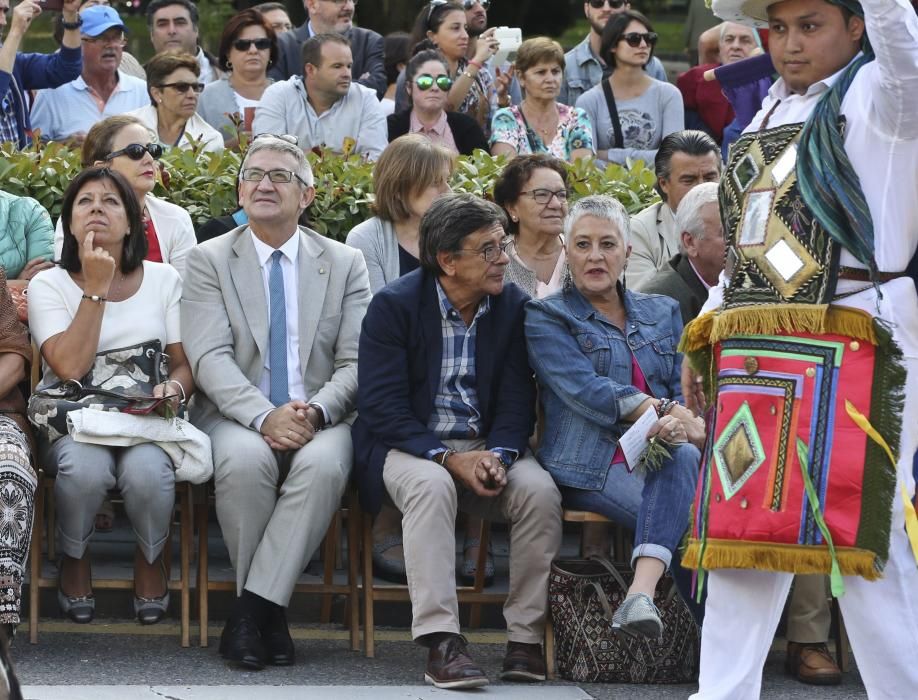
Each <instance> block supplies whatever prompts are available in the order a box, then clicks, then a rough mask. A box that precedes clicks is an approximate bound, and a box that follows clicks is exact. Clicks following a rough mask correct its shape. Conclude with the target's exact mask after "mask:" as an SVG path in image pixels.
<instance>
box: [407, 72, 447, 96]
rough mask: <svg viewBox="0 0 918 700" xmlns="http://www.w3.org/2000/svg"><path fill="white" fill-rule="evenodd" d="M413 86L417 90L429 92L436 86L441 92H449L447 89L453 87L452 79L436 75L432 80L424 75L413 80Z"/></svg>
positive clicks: (430, 76) (427, 75) (429, 76)
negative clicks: (416, 87) (415, 86)
mask: <svg viewBox="0 0 918 700" xmlns="http://www.w3.org/2000/svg"><path fill="white" fill-rule="evenodd" d="M414 84H415V85H417V86H418V90H430V88H432V87H433V86H434V85H436V86H437V87H438V88H440V89H441V90H442V91H443V92H449V89H450V88H451V87H452V86H453V79H452V78H450V77H449V76H448V75H438V76H437V77H436V78H434V77H433V76H432V75H429V74H428V73H424V74H422V75H419V76H418V77H417V78H415V79H414Z"/></svg>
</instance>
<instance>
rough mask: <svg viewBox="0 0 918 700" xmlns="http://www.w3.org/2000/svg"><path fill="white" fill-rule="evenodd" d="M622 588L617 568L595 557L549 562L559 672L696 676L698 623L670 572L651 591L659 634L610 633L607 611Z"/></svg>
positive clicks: (587, 679) (660, 678)
mask: <svg viewBox="0 0 918 700" xmlns="http://www.w3.org/2000/svg"><path fill="white" fill-rule="evenodd" d="M627 591H628V585H627V584H626V583H625V579H624V577H623V576H622V574H621V573H620V572H619V570H618V569H616V568H615V566H614V565H613V564H611V563H610V562H609V561H607V560H605V559H602V558H600V557H592V558H590V559H558V560H555V561H554V562H552V565H551V576H550V579H549V583H548V602H549V610H550V612H551V618H552V623H553V626H554V641H555V659H556V665H557V669H558V675H559V676H561V677H562V678H564V679H566V680H569V681H575V682H577V683H693V682H695V681H697V679H698V658H699V651H700V636H699V633H698V627H697V625H696V624H695V620H694V619H693V618H692V615H691V613H690V612H689V609H688V607H687V606H686V605H685V603H684V602H683V601H682V599H681V598H680V597H679V595H678V594H677V593H676V586H675V584H674V583H673V580H672V578H671V577H670V576H669V575H666V576H664V577H663V578H662V579H660V582H659V583H658V584H657V590H656V593H655V594H654V601H653V602H654V604H655V605H656V606H657V608H659V610H660V619H661V620H662V621H663V638H662V640H649V639H637V638H633V637H630V636H628V635H625V634H615V633H613V631H612V614H613V613H614V611H615V609H616V608H618V606H619V605H621V604H622V602H623V601H624V600H625V595H626V593H627Z"/></svg>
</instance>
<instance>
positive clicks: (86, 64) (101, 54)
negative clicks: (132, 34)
mask: <svg viewBox="0 0 918 700" xmlns="http://www.w3.org/2000/svg"><path fill="white" fill-rule="evenodd" d="M80 19H81V20H82V22H83V24H82V27H81V28H80V33H81V35H82V41H83V72H82V73H81V75H80V76H79V77H78V78H77V79H76V80H73V81H71V82H69V83H65V84H64V85H61V86H60V87H56V88H53V89H48V90H41V91H40V92H39V93H38V96H37V97H36V98H35V105H34V106H33V107H32V128H33V129H41V135H42V138H44V139H51V140H53V141H63V140H64V139H74V140H76V141H78V142H82V141H83V137H84V136H85V135H86V132H87V131H89V129H90V127H92V125H93V124H95V123H96V122H98V121H101V120H102V119H105V117H111V116H113V115H115V114H124V113H125V112H130V111H131V110H133V109H140V108H141V107H146V106H147V105H148V104H150V97H149V95H147V84H146V83H145V82H144V81H143V80H140V79H139V78H135V77H133V76H130V75H125V74H124V73H121V72H120V71H119V70H118V65H119V64H120V63H121V54H122V52H123V51H124V44H125V41H124V32H125V26H124V22H122V21H121V17H119V16H118V13H117V12H116V11H115V10H114V9H112V8H111V7H107V6H104V5H95V6H93V7H87V8H86V9H85V10H83V11H82V12H80Z"/></svg>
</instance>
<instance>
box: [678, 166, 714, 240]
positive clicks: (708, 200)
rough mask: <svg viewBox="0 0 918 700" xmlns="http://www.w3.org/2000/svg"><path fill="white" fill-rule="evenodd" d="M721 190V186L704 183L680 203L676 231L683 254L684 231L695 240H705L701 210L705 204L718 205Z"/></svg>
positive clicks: (691, 191) (694, 188) (687, 194)
mask: <svg viewBox="0 0 918 700" xmlns="http://www.w3.org/2000/svg"><path fill="white" fill-rule="evenodd" d="M719 189H720V186H719V185H718V184H717V183H716V182H702V183H701V184H700V185H695V186H694V187H693V188H692V189H690V190H689V191H688V192H687V193H686V195H685V196H684V197H683V198H682V201H681V202H680V203H679V208H678V209H677V210H676V230H677V231H678V232H679V250H681V251H682V252H685V251H684V250H683V246H682V232H683V231H684V232H685V233H687V234H689V235H690V236H691V237H692V238H693V239H695V240H698V239H699V238H704V236H705V230H704V221H703V220H702V218H701V209H702V207H703V206H704V205H705V204H717V203H718V191H719Z"/></svg>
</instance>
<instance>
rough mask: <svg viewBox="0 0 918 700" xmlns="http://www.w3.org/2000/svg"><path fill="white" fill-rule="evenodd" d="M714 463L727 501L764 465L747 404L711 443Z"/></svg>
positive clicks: (756, 432) (762, 452) (745, 402)
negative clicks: (712, 444) (715, 440)
mask: <svg viewBox="0 0 918 700" xmlns="http://www.w3.org/2000/svg"><path fill="white" fill-rule="evenodd" d="M714 462H715V464H716V465H717V473H718V475H719V476H720V483H721V486H723V489H724V498H725V499H727V500H730V499H731V498H732V497H733V496H735V495H736V493H737V492H738V491H739V490H740V489H741V488H742V486H743V484H745V483H746V482H747V481H748V480H749V478H750V477H751V476H752V475H753V474H754V473H755V472H756V470H757V469H758V468H759V467H760V466H762V464H764V463H765V449H764V448H763V447H762V439H761V438H760V437H759V431H758V429H757V428H756V425H755V420H754V419H753V417H752V410H751V409H750V408H749V403H748V402H747V401H744V402H743V405H742V406H740V407H739V410H738V411H737V412H736V413H735V414H734V416H733V418H731V419H730V422H729V423H727V426H726V427H725V428H724V431H723V432H722V433H721V434H720V437H719V438H718V439H717V442H715V443H714Z"/></svg>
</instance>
